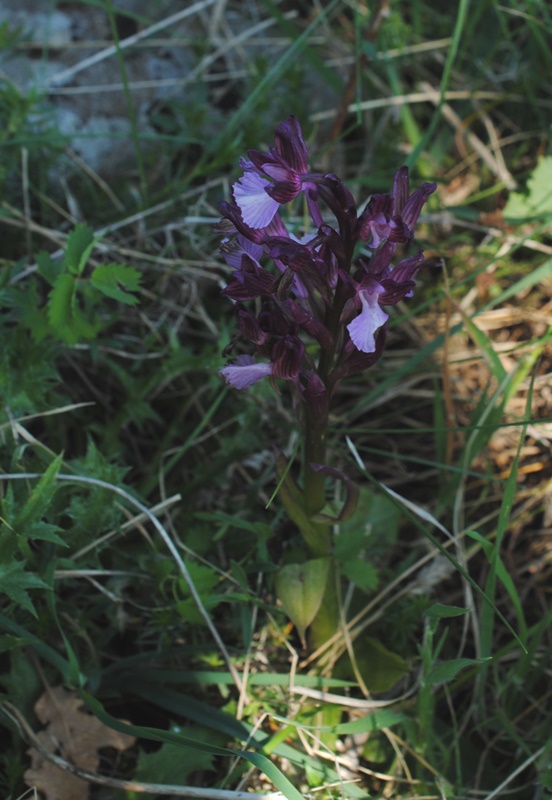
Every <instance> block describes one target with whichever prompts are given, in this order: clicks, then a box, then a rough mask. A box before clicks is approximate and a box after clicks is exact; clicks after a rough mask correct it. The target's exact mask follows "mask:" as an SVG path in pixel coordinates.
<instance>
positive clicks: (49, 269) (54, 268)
mask: <svg viewBox="0 0 552 800" xmlns="http://www.w3.org/2000/svg"><path fill="white" fill-rule="evenodd" d="M64 263H65V261H64V259H62V258H59V259H56V261H54V260H53V258H52V256H51V255H50V253H46V252H45V251H44V250H41V251H40V253H37V255H36V264H37V267H38V274H39V275H40V276H41V277H42V278H44V280H45V281H47V283H49V284H50V286H53V285H54V283H55V282H56V278H57V277H58V276H59V274H60V273H61V270H62V269H63V266H64Z"/></svg>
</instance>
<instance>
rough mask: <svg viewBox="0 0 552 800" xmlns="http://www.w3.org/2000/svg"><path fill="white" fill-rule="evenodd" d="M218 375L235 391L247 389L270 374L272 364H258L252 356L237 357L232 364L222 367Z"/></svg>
mask: <svg viewBox="0 0 552 800" xmlns="http://www.w3.org/2000/svg"><path fill="white" fill-rule="evenodd" d="M220 374H221V375H222V377H223V378H224V380H225V381H226V383H228V384H229V385H230V386H233V387H234V388H235V389H249V387H250V386H253V384H254V383H257V381H260V380H261V379H262V378H266V376H267V375H271V374H272V364H266V363H265V364H263V363H259V362H258V361H255V359H254V358H253V356H238V357H237V358H236V360H235V361H234V363H233V364H228V365H227V366H226V367H223V368H222V369H221V370H220Z"/></svg>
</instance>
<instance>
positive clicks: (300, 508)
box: [218, 116, 438, 647]
mask: <svg viewBox="0 0 552 800" xmlns="http://www.w3.org/2000/svg"><path fill="white" fill-rule="evenodd" d="M240 167H241V169H242V170H243V175H242V177H241V178H240V179H239V180H238V181H237V182H236V183H235V184H234V185H233V186H232V200H231V202H223V203H222V204H221V209H222V214H223V219H222V221H221V223H220V225H219V228H218V230H219V232H220V233H221V234H222V236H223V242H222V247H221V251H222V254H223V256H224V259H225V261H226V262H227V264H228V265H230V266H231V267H232V268H233V270H234V272H233V275H232V279H231V281H230V283H229V284H228V285H227V286H226V288H225V289H224V290H223V292H224V294H225V295H227V296H228V297H229V298H230V299H231V300H232V301H233V302H234V308H235V313H236V319H237V326H238V329H239V334H238V336H237V337H236V339H235V340H234V341H233V344H232V345H231V347H230V348H227V352H228V350H229V351H230V352H232V349H233V347H234V346H236V345H237V344H238V342H239V344H240V346H241V349H242V350H246V352H242V353H241V354H240V355H237V357H235V358H234V359H233V360H232V361H231V363H229V364H228V365H227V366H225V367H224V368H223V369H221V374H222V375H223V377H224V379H225V380H226V382H227V383H228V384H230V385H231V386H234V387H235V388H237V389H247V388H248V387H250V386H252V385H253V384H254V383H256V382H257V381H260V380H262V379H264V378H269V379H270V380H271V381H272V382H273V383H274V385H275V387H276V383H275V382H276V381H277V380H282V381H285V382H287V383H288V384H289V386H290V387H291V393H292V397H293V402H294V403H295V405H296V407H298V408H299V409H300V415H299V416H300V419H301V425H302V433H303V453H302V475H301V477H302V480H301V482H300V483H299V482H296V481H295V480H294V479H293V478H292V477H291V475H290V474H289V472H288V471H287V470H286V466H287V465H286V462H285V459H284V458H283V456H282V455H280V454H279V455H278V456H277V458H276V461H277V472H278V475H279V478H280V482H281V485H280V496H281V499H282V502H283V504H284V506H285V508H286V511H287V512H288V514H289V516H290V517H291V519H292V520H293V522H294V523H295V524H296V525H297V527H298V528H299V530H300V532H301V535H302V537H303V540H304V542H305V550H306V553H305V562H304V563H303V564H301V565H288V566H287V567H284V568H283V569H282V570H281V571H280V574H279V576H278V579H277V590H278V593H279V595H280V599H281V600H282V604H283V606H284V610H285V611H286V612H287V613H288V615H289V616H290V617H291V618H292V620H293V621H294V622H295V623H296V625H297V627H298V629H299V632H300V634H301V636H302V637H303V638H304V634H305V630H306V629H307V627H309V626H310V631H309V638H310V642H311V645H312V646H315V647H316V646H319V645H321V644H323V642H324V641H325V640H326V639H327V638H328V637H329V636H331V635H332V634H333V633H335V631H336V626H337V618H338V617H337V613H338V612H337V609H338V605H337V599H338V598H337V589H336V586H337V577H336V573H335V564H333V562H332V558H331V526H332V525H333V524H336V523H337V524H339V522H342V521H344V520H345V519H346V518H347V517H348V516H350V515H351V513H352V512H353V511H354V507H355V503H356V496H357V491H356V487H355V486H354V484H353V483H352V481H350V480H349V479H347V477H346V476H345V475H343V473H341V472H339V471H338V470H336V469H335V468H332V467H330V466H328V465H327V464H326V441H327V432H328V420H329V411H330V407H331V403H332V399H333V397H334V395H335V392H336V389H337V387H338V385H339V384H340V382H341V381H342V380H343V379H344V378H347V377H348V376H351V375H357V374H359V373H362V372H364V370H366V369H368V368H369V367H371V366H373V364H375V363H376V362H377V361H378V359H379V358H380V357H381V355H382V353H383V348H384V343H385V338H386V334H387V328H388V321H389V314H388V312H387V311H386V308H387V306H391V305H395V304H396V303H398V302H399V301H400V300H403V299H404V298H407V297H410V296H412V294H413V290H414V287H415V278H416V276H417V274H418V272H419V270H420V269H422V268H425V267H427V266H436V265H437V264H438V262H436V261H432V260H426V259H425V258H424V254H423V253H422V252H421V251H418V252H416V253H415V254H414V255H409V256H407V257H405V258H402V259H401V260H399V261H398V262H397V263H395V264H393V263H392V262H393V261H394V257H395V254H396V250H397V247H398V246H399V245H407V244H409V243H410V242H411V241H412V239H413V236H414V228H415V225H416V222H417V220H418V217H419V215H420V211H421V209H422V207H423V205H424V203H425V202H426V201H427V199H428V197H429V196H430V195H431V194H432V193H433V192H434V191H435V189H436V184H434V183H424V184H423V185H422V186H421V187H420V188H419V189H416V190H415V191H414V192H412V193H410V190H409V176H408V169H407V167H401V168H400V169H399V171H398V172H397V173H396V175H395V178H394V180H393V187H392V190H391V192H390V193H389V194H377V195H372V196H371V197H370V199H369V201H368V202H367V203H366V204H365V205H364V207H362V208H361V209H359V208H357V204H356V202H355V199H354V197H353V195H352V194H351V192H350V191H349V189H347V187H346V186H345V185H344V184H343V182H342V181H341V180H340V179H339V178H338V177H336V176H335V175H333V174H331V173H330V174H323V173H317V172H311V170H310V168H309V157H308V151H307V148H306V145H305V142H304V139H303V135H302V131H301V127H300V124H299V122H298V120H297V119H296V118H295V117H293V116H290V117H289V118H288V119H287V120H286V121H285V122H282V123H281V124H280V125H279V126H278V128H277V129H276V134H275V143H274V146H273V147H271V148H270V150H269V151H268V152H263V151H260V150H250V151H249V152H248V157H247V158H242V159H241V161H240ZM300 197H302V198H303V204H304V206H303V207H304V209H305V213H304V214H303V216H302V217H301V221H302V225H303V227H297V226H294V225H292V224H290V223H289V222H288V223H287V224H286V221H287V219H291V216H290V215H285V216H286V219H284V215H283V213H282V211H283V206H286V205H288V204H290V203H292V202H293V201H295V200H296V199H297V198H300ZM305 221H307V226H306V227H304V225H305ZM328 477H334V478H338V479H341V480H343V481H344V482H345V486H346V499H345V502H344V505H343V508H342V509H341V511H340V512H339V514H333V515H332V514H329V513H327V511H326V481H327V478H328Z"/></svg>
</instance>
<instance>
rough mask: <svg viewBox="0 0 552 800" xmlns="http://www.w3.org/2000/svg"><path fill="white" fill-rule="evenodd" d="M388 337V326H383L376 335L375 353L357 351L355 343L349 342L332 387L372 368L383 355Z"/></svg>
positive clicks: (334, 376) (334, 375)
mask: <svg viewBox="0 0 552 800" xmlns="http://www.w3.org/2000/svg"><path fill="white" fill-rule="evenodd" d="M386 336H387V324H385V325H382V327H381V328H380V329H379V331H378V332H377V333H376V349H375V350H374V352H373V353H362V352H361V351H360V350H357V348H356V347H355V345H354V343H353V342H352V341H351V340H349V341H348V342H346V343H345V347H344V348H343V357H342V359H341V363H340V364H338V366H337V369H336V370H335V372H334V374H333V375H332V385H334V386H335V384H336V383H338V382H339V381H341V380H343V378H347V377H348V376H349V375H358V374H359V373H361V372H364V371H365V370H367V369H369V368H370V367H372V366H373V365H374V364H375V363H376V361H378V360H379V359H380V358H381V356H382V355H383V348H384V345H385V339H386Z"/></svg>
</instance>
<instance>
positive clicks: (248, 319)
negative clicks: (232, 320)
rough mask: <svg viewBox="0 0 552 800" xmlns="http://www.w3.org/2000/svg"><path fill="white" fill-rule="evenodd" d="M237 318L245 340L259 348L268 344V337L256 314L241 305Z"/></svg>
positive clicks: (237, 311)
mask: <svg viewBox="0 0 552 800" xmlns="http://www.w3.org/2000/svg"><path fill="white" fill-rule="evenodd" d="M236 316H237V320H238V327H239V329H240V332H241V334H242V336H243V337H244V339H246V340H247V341H249V342H252V343H253V344H255V345H257V346H260V345H263V344H265V343H266V341H267V339H268V335H267V334H266V333H265V332H264V331H263V329H262V328H261V326H260V325H259V322H258V320H257V317H255V315H254V314H252V313H251V312H250V311H247V309H245V308H244V307H243V306H241V305H240V306H238V307H237V309H236Z"/></svg>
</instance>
